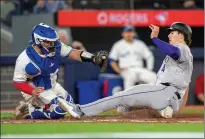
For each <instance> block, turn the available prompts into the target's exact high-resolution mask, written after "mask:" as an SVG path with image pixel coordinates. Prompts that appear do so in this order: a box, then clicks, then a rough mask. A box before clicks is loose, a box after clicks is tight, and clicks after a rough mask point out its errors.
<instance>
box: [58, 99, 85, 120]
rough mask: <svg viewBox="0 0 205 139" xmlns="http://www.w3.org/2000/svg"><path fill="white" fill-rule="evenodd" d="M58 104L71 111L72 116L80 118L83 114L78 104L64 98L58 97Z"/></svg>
mask: <svg viewBox="0 0 205 139" xmlns="http://www.w3.org/2000/svg"><path fill="white" fill-rule="evenodd" d="M58 105H59V106H60V107H61V108H62V109H63V110H64V111H66V112H69V113H70V114H71V116H72V117H75V118H80V117H81V116H82V115H83V112H81V111H80V110H79V108H78V106H77V105H76V104H73V103H69V102H67V101H65V100H64V99H62V98H60V97H58Z"/></svg>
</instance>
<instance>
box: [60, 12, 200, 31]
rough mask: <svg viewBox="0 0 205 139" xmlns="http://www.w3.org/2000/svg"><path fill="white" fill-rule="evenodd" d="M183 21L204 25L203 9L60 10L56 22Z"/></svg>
mask: <svg viewBox="0 0 205 139" xmlns="http://www.w3.org/2000/svg"><path fill="white" fill-rule="evenodd" d="M173 22H185V23H187V24H189V25H190V26H204V11H203V10H72V11H70V10H61V11H59V12H58V14H57V24H58V25H59V26H64V27H65V26H69V27H121V26H123V25H125V24H132V25H134V26H139V27H146V26H148V25H149V24H155V25H158V26H170V24H171V23H173Z"/></svg>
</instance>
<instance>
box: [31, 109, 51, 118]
mask: <svg viewBox="0 0 205 139" xmlns="http://www.w3.org/2000/svg"><path fill="white" fill-rule="evenodd" d="M30 116H31V118H33V119H50V111H48V110H43V109H34V111H32V112H30Z"/></svg>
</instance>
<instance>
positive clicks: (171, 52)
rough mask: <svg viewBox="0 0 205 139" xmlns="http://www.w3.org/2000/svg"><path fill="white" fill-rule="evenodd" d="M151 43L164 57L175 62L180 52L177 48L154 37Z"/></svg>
mask: <svg viewBox="0 0 205 139" xmlns="http://www.w3.org/2000/svg"><path fill="white" fill-rule="evenodd" d="M152 41H153V43H154V44H155V45H157V47H159V49H160V50H161V51H163V52H164V53H165V54H166V55H168V56H170V57H172V58H173V59H175V60H177V59H178V58H179V56H180V50H179V48H177V47H175V46H173V45H171V44H169V43H166V42H164V41H162V40H160V39H158V38H156V37H154V38H152Z"/></svg>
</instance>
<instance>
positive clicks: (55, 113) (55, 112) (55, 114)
mask: <svg viewBox="0 0 205 139" xmlns="http://www.w3.org/2000/svg"><path fill="white" fill-rule="evenodd" d="M50 109H51V112H50V119H59V118H63V117H64V116H65V115H66V112H65V111H64V110H63V109H61V108H60V106H58V105H56V104H52V105H51V107H50Z"/></svg>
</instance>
